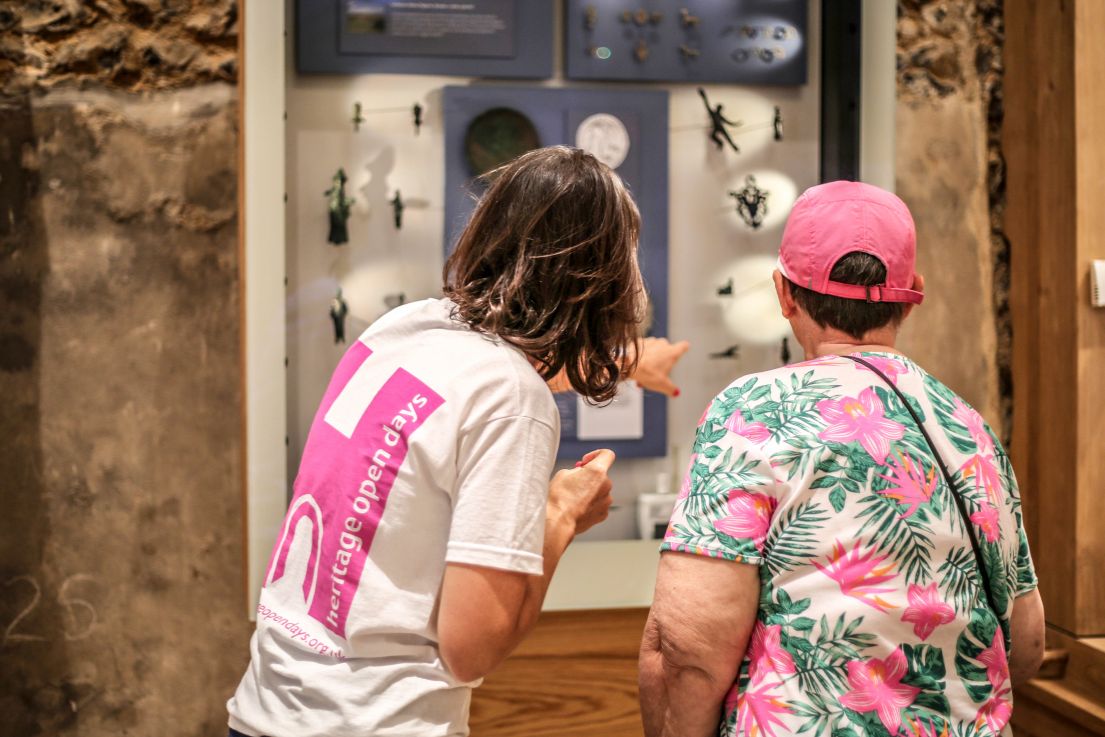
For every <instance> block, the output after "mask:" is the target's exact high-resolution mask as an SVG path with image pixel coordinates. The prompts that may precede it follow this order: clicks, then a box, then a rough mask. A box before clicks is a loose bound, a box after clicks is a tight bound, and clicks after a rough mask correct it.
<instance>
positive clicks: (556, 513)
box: [548, 449, 615, 535]
mask: <svg viewBox="0 0 1105 737" xmlns="http://www.w3.org/2000/svg"><path fill="white" fill-rule="evenodd" d="M614 458H615V456H614V451H612V450H605V449H604V450H594V451H591V452H590V453H588V454H587V455H585V456H584V457H583V460H582V461H581V462H580V463H579V464H578V465H577V466H576V467H575V468H573V469H571V470H564V471H560V472H559V473H557V474H556V475H555V476H553V479H552V482H551V483H550V484H549V501H548V511H549V517H550V519H552V518H554V517H555V518H559V519H560V520H563V521H564V522H567V523H570V524H572V525H573V526H574V534H575V535H578V534H579V533H581V532H584V531H585V530H589V529H590V528H592V527H594V526H595V525H597V524H598V523H599V522H602V521H603V520H605V519H606V517H607V515H609V514H610V505H611V503H612V499H611V496H610V491H611V489H613V488H614V484H613V482H611V481H610V477H609V476H608V475H607V474H608V472H609V471H610V466H612V465H613V463H614Z"/></svg>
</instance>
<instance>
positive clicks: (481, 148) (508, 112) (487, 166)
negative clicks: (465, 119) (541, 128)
mask: <svg viewBox="0 0 1105 737" xmlns="http://www.w3.org/2000/svg"><path fill="white" fill-rule="evenodd" d="M535 148H541V138H540V137H539V136H538V135H537V128H536V127H534V125H533V121H532V120H530V119H529V118H528V117H527V116H526V115H524V114H523V113H521V112H519V111H518V110H515V109H513V108H509V107H495V108H491V109H490V110H485V111H484V112H482V113H480V114H479V115H477V116H476V117H475V118H474V119H473V120H472V122H471V123H469V125H468V130H467V131H466V132H465V134H464V155H465V158H466V159H467V161H468V172H469V174H471V175H472V176H474V177H478V176H481V175H483V174H486V173H487V172H489V171H492V170H494V169H497V168H499V167H500V166H502V165H503V164H505V163H506V162H508V161H510V160H512V159H514V158H517V157H518V156H521V155H522V154H524V153H526V152H527V151H532V150H534V149H535Z"/></svg>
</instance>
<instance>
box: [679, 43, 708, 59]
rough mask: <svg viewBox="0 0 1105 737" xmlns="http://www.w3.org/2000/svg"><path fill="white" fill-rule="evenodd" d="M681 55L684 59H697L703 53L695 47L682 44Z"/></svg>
mask: <svg viewBox="0 0 1105 737" xmlns="http://www.w3.org/2000/svg"><path fill="white" fill-rule="evenodd" d="M679 55H680V56H682V57H683V58H684V59H697V58H698V57H699V56H701V55H702V51H701V50H700V49H696V48H694V47H693V46H688V45H687V44H682V45H680V47H679Z"/></svg>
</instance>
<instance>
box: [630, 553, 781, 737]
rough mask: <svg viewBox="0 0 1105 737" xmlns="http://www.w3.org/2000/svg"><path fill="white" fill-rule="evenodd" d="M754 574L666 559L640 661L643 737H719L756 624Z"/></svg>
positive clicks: (720, 564) (701, 560)
mask: <svg viewBox="0 0 1105 737" xmlns="http://www.w3.org/2000/svg"><path fill="white" fill-rule="evenodd" d="M759 596H760V572H759V569H758V568H757V567H756V566H753V565H748V564H744V563H732V562H730V561H727V560H721V559H716V558H705V557H700V556H694V555H686V554H682V553H664V554H663V557H662V558H661V559H660V569H659V572H658V574H657V578H656V594H655V598H654V600H653V604H652V611H651V612H649V617H648V623H647V624H646V625H645V634H644V639H643V641H642V642H641V655H640V694H641V717H642V719H643V721H644V725H645V735H646V737H711V736H712V735H716V734H717V730H718V725H719V724H720V722H721V719H722V713H721V708H722V704H723V702H724V700H725V696H726V694H727V693H728V692H729V690H730V688H731V687H732V686H733V682H734V681H735V680H736V677H737V672H738V671H739V669H740V664H741V660H742V659H743V658H744V652H745V649H746V648H747V647H748V638H749V636H750V635H751V633H752V627H753V625H754V624H755V622H756V611H757V608H758V605H759Z"/></svg>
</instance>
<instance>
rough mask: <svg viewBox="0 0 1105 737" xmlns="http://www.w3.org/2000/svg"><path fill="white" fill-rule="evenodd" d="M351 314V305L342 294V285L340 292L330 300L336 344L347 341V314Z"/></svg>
mask: <svg viewBox="0 0 1105 737" xmlns="http://www.w3.org/2000/svg"><path fill="white" fill-rule="evenodd" d="M348 314H349V305H348V304H346V302H345V300H344V299H342V296H341V287H338V293H337V294H335V295H334V298H333V299H332V300H330V320H331V322H333V323H334V345H337V344H338V343H344V342H345V316H346V315H348Z"/></svg>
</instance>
